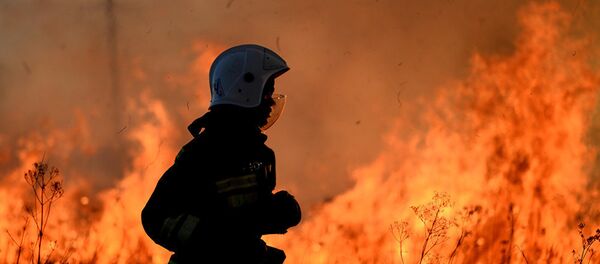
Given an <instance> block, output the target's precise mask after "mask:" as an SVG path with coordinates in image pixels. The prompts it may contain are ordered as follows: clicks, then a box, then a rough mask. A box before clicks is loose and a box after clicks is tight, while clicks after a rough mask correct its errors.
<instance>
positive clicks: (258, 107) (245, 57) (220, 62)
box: [209, 45, 289, 130]
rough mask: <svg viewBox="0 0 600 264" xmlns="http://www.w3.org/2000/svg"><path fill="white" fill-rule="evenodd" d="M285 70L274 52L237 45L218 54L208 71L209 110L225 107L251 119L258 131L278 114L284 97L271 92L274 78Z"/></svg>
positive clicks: (263, 128)
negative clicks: (258, 128)
mask: <svg viewBox="0 0 600 264" xmlns="http://www.w3.org/2000/svg"><path fill="white" fill-rule="evenodd" d="M288 70H289V67H288V66H287V64H286V62H285V61H284V60H283V59H282V58H281V57H280V56H279V55H277V54H276V53H275V52H273V51H272V50H270V49H267V48H265V47H262V46H258V45H240V46H235V47H233V48H230V49H228V50H226V51H224V52H223V53H221V54H220V55H219V56H218V57H217V58H216V59H215V61H214V62H213V64H212V66H211V68H210V73H209V81H210V88H211V89H210V92H211V102H210V107H209V109H210V110H220V109H227V110H228V111H235V112H239V113H240V114H243V115H244V116H248V117H251V118H252V119H255V120H254V121H255V122H256V124H257V125H258V126H259V127H261V129H262V130H265V129H267V128H268V127H270V126H271V125H272V124H273V123H274V122H275V121H276V120H277V118H278V117H279V114H280V113H281V110H283V104H284V103H285V96H282V95H274V94H273V93H274V91H275V78H277V77H278V76H280V75H281V74H283V73H285V72H286V71H288Z"/></svg>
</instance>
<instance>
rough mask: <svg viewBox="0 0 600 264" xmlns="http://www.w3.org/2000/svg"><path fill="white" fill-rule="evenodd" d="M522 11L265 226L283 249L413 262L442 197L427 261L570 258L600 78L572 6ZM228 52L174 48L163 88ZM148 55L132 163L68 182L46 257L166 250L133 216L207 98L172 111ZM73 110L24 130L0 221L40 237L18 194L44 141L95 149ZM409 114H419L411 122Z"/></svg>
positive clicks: (143, 254)
mask: <svg viewBox="0 0 600 264" xmlns="http://www.w3.org/2000/svg"><path fill="white" fill-rule="evenodd" d="M519 17H520V21H521V26H522V32H521V36H520V37H519V38H518V40H517V41H516V43H515V47H516V48H515V50H514V52H513V53H512V54H510V55H506V56H500V55H494V56H489V55H482V54H476V55H474V56H473V58H472V61H471V64H472V65H471V70H470V73H469V75H468V76H467V77H466V78H465V79H464V80H460V81H456V82H455V83H450V84H448V85H447V86H444V87H441V88H440V89H439V90H438V92H437V94H436V95H435V96H433V97H431V98H426V99H424V100H423V101H421V102H416V103H414V105H413V106H412V107H409V106H410V105H409V106H407V107H404V108H406V109H413V110H414V111H415V112H409V113H407V115H406V116H399V117H398V118H397V119H396V120H395V124H394V128H393V129H392V130H391V131H390V132H389V133H388V134H387V135H386V138H385V140H386V147H385V149H383V150H382V151H381V154H380V155H379V156H378V157H377V158H376V159H375V160H374V161H373V162H372V163H370V164H367V165H365V166H363V167H362V168H359V169H357V170H355V171H353V172H352V178H353V179H354V181H355V185H354V187H353V188H352V189H350V190H348V191H347V192H345V193H343V194H341V195H339V196H337V197H335V198H334V199H333V200H332V201H330V202H327V203H325V204H322V205H320V206H319V207H318V208H316V209H314V211H311V212H309V214H308V215H309V216H308V217H307V218H306V220H305V221H304V222H303V223H302V224H301V226H300V227H298V228H295V229H292V230H290V233H288V234H286V235H285V236H269V237H268V238H267V239H268V240H269V242H270V243H272V244H273V245H275V246H277V247H281V248H283V249H284V250H285V251H286V253H287V255H288V261H287V263H317V264H318V263H404V262H406V263H415V262H419V260H420V258H421V257H422V255H423V254H422V253H421V252H422V248H423V241H424V240H425V239H426V235H425V233H424V232H423V231H424V229H423V225H422V223H421V222H420V221H419V220H418V217H417V216H415V212H417V213H419V212H421V213H423V215H428V214H429V215H428V216H427V217H431V215H430V211H429V212H424V211H423V210H431V208H434V210H435V208H441V207H443V209H444V210H443V211H440V215H439V216H440V217H441V218H440V219H442V218H443V219H446V220H447V221H448V222H444V223H445V224H446V225H447V226H446V228H447V238H446V239H445V242H444V243H440V244H439V245H437V247H435V248H433V250H431V252H430V254H429V256H428V258H427V259H425V261H427V262H435V260H436V258H437V260H438V261H439V260H442V261H443V260H445V259H448V261H449V258H450V257H449V256H451V255H452V254H453V253H452V252H456V254H455V255H454V257H452V258H453V259H452V261H453V262H454V263H496V262H502V263H508V262H511V261H514V262H519V263H524V262H531V261H534V260H541V261H544V262H548V263H565V262H568V261H570V260H571V259H570V257H571V255H570V252H571V250H572V249H576V248H577V245H578V243H579V240H578V236H577V232H576V226H577V224H578V222H579V221H584V222H586V223H589V224H590V225H592V226H593V225H595V224H598V220H600V219H597V218H593V217H588V216H589V215H591V214H588V213H589V208H588V207H587V206H586V205H585V204H586V203H587V202H588V201H589V200H590V199H591V196H590V195H589V193H588V192H587V189H586V186H587V184H588V181H589V179H588V175H589V166H590V165H591V162H592V161H593V158H594V155H595V154H596V153H595V152H594V149H592V148H591V147H589V146H587V145H586V144H585V141H584V139H585V136H586V133H587V132H588V130H589V128H590V120H589V113H590V112H591V110H592V108H593V107H594V104H595V100H596V93H597V87H599V85H600V78H599V77H600V76H598V74H597V73H595V72H593V70H592V69H590V68H589V65H588V63H587V62H586V61H585V58H584V56H581V53H582V52H581V51H583V50H585V47H586V43H587V42H586V40H585V39H583V40H581V39H573V38H572V37H571V36H569V35H568V30H569V25H570V23H571V17H570V16H569V15H568V14H567V13H565V12H564V11H562V10H561V8H560V6H559V5H558V4H555V3H546V4H532V5H529V6H528V7H527V8H524V9H523V10H522V11H521V13H520V14H519ZM221 50H223V47H220V46H218V45H214V44H212V43H208V42H206V41H198V42H196V43H195V44H194V45H193V46H192V48H191V49H190V50H185V51H182V53H183V54H190V53H192V54H196V55H197V56H196V59H195V60H194V61H192V62H191V64H190V66H189V71H188V72H184V73H180V74H178V73H173V74H168V75H166V76H161V78H160V79H162V81H163V82H164V83H165V85H166V87H165V91H166V92H167V93H169V92H170V91H173V90H174V89H181V87H191V88H189V89H190V92H189V93H186V95H187V96H189V97H190V98H193V101H194V102H208V100H207V96H208V95H207V93H203V92H195V91H203V90H205V86H206V77H205V76H206V75H207V73H208V70H209V67H210V63H211V62H212V60H213V59H214V58H215V57H216V55H217V54H218V52H219V51H221ZM573 51H579V55H578V56H574V55H573V53H574V52H573ZM142 61H143V59H142V58H134V59H133V61H132V62H131V64H132V68H131V69H130V75H131V77H132V79H133V80H134V82H135V83H133V84H129V85H130V86H136V87H139V89H141V92H140V95H139V97H138V98H132V99H131V100H129V101H128V102H127V103H128V105H127V110H128V113H131V115H133V116H135V117H140V118H139V119H141V120H144V122H141V123H137V124H131V126H129V127H128V128H127V131H126V133H124V135H123V136H124V137H125V138H126V140H127V141H128V142H133V143H135V144H136V147H135V148H134V149H131V150H129V151H131V152H132V153H131V154H132V156H133V157H134V158H133V160H132V164H131V166H130V167H128V168H123V169H124V170H125V171H124V174H125V177H124V178H123V179H121V180H120V181H119V182H118V183H116V184H115V187H114V188H112V189H109V190H107V191H104V192H102V193H101V194H100V195H97V196H92V195H89V193H88V191H87V190H88V189H89V188H90V187H89V186H88V185H89V184H90V183H87V182H82V181H78V180H73V181H71V182H66V183H65V184H68V186H66V187H65V190H66V192H67V193H66V194H65V197H63V198H62V199H61V200H60V201H59V202H57V203H56V204H55V205H54V206H55V209H53V218H52V219H53V221H52V222H51V223H50V225H49V227H48V232H47V234H46V235H47V239H46V241H47V242H46V243H45V244H44V245H43V246H44V247H43V249H42V250H43V252H42V255H44V256H48V255H51V256H52V258H51V259H52V261H59V260H60V259H62V258H67V259H69V260H71V262H74V263H165V262H166V261H167V259H168V256H169V252H167V251H166V250H164V249H162V248H160V247H159V246H157V245H155V244H154V243H153V242H152V241H151V240H150V239H149V238H148V237H147V236H146V235H145V233H144V231H143V230H142V227H141V223H140V219H139V218H140V216H139V214H140V211H141V209H142V207H143V206H144V203H145V202H146V200H147V198H148V197H149V195H150V193H151V192H152V190H153V188H154V186H155V184H156V182H157V180H158V177H160V175H161V174H162V173H163V172H164V171H165V170H166V169H167V168H168V166H170V165H171V164H172V162H173V158H174V157H175V154H176V151H177V150H178V149H179V147H180V145H178V144H179V143H181V142H172V140H171V139H172V138H182V137H181V136H180V137H177V136H176V135H179V134H181V133H185V131H184V130H182V129H179V128H178V126H177V125H176V124H175V122H174V121H173V119H174V118H173V117H174V116H175V117H177V118H181V119H186V120H191V119H192V118H194V117H195V116H194V115H195V114H197V113H198V112H200V110H199V109H202V110H204V109H206V105H205V104H204V105H198V104H192V105H191V107H190V104H189V102H188V104H181V105H180V106H179V107H178V108H176V109H167V108H166V107H165V105H166V104H165V101H166V100H171V99H169V98H163V97H161V96H160V94H157V92H156V91H154V90H152V89H149V88H148V87H147V85H148V84H147V82H149V79H150V78H151V74H149V73H147V72H146V70H145V69H143V68H142V67H141V66H140V65H143V63H142ZM194 88H198V89H194ZM186 99H189V98H186ZM173 100H174V99H173ZM190 100H192V99H190ZM407 105H408V104H407ZM417 110H422V112H416V111H417ZM97 115H100V114H99V113H92V115H91V117H92V118H93V117H95V116H97ZM74 116H75V123H74V125H73V127H72V129H68V130H64V131H60V130H56V129H52V124H45V125H44V126H43V127H42V128H41V129H40V130H35V131H33V132H31V133H28V134H25V135H23V136H22V138H21V139H20V140H19V141H18V142H17V148H18V153H19V154H18V162H17V164H19V165H18V166H15V167H14V168H13V169H12V171H11V172H10V173H8V176H7V177H5V178H4V179H3V181H2V182H1V184H0V186H1V187H0V201H12V202H10V203H9V202H0V229H1V230H3V231H7V232H8V233H9V234H11V236H12V237H13V238H16V239H17V240H18V238H20V237H21V236H24V237H25V238H26V239H25V241H31V240H32V239H31V238H32V237H34V236H35V234H34V233H35V232H34V231H33V230H34V226H33V224H32V223H31V222H29V226H28V229H27V230H28V231H26V233H25V234H23V231H22V230H23V225H24V223H25V222H24V221H22V220H23V219H24V218H25V217H27V215H26V213H25V212H23V208H24V207H26V206H28V205H29V204H31V203H32V202H33V201H30V200H28V198H24V197H28V192H29V191H30V190H29V189H28V186H26V185H25V183H24V181H23V180H22V173H23V172H24V171H26V170H27V169H29V166H30V164H32V163H34V162H36V161H39V158H40V157H41V156H42V155H43V154H42V153H44V151H45V150H47V149H53V150H54V152H53V153H58V154H55V156H57V157H59V158H60V159H65V160H68V157H69V156H71V155H79V154H81V155H93V154H94V153H97V152H98V151H100V146H98V145H97V144H96V143H94V140H93V136H92V133H91V128H90V124H89V122H91V121H92V120H90V119H91V118H90V117H88V116H86V115H85V114H84V113H82V112H81V111H78V110H75V111H74ZM142 117H143V118H142ZM415 120H418V121H417V122H420V123H422V124H425V125H426V127H427V128H426V129H420V128H418V127H419V126H417V125H414V124H413V123H414V122H415ZM120 132H122V131H120ZM120 132H119V133H120ZM0 142H2V143H3V142H4V139H3V138H2V137H1V135H0ZM59 143H60V144H59ZM7 153H8V152H7V150H6V149H0V163H7V162H11V161H6V160H7V159H9V156H10V155H9V154H7ZM80 173H85V172H80ZM63 176H64V177H65V178H66V177H72V176H69V175H63ZM73 178H75V179H79V178H78V177H73ZM444 193H447V194H448V196H445V194H444ZM431 197H434V203H431V202H430V201H431V199H432V198H431ZM446 197H449V198H448V199H450V200H449V201H446V200H445V199H447V198H446ZM21 198H22V199H21ZM450 201H451V202H450ZM419 205H423V206H420V207H419ZM410 206H416V207H414V209H413V210H411V208H410ZM463 207H467V209H468V210H466V212H467V214H468V215H467V216H472V218H469V221H467V220H464V219H466V218H464V219H463V220H461V218H460V216H461V214H460V213H461V212H462V213H464V212H465V211H464V210H463V209H462V208H463ZM469 208H471V209H469ZM472 208H478V209H476V210H475V209H472ZM594 209H596V208H594ZM469 210H471V211H469ZM586 210H587V211H586ZM471 213H472V215H471ZM462 216H464V214H463V215H462ZM15 223H19V224H15ZM390 226H391V227H392V230H390ZM394 228H402V230H405V231H406V235H407V236H406V237H405V236H400V237H398V236H397V235H398V233H394ZM396 230H398V229H396ZM464 232H468V234H469V235H466V236H463V235H464V234H465V233H464ZM395 235H396V236H395ZM400 235H402V234H400ZM461 238H462V239H463V240H458V239H461ZM399 241H402V246H400V243H399ZM457 241H461V243H462V246H461V247H457V246H456V242H457ZM24 247H25V249H26V250H25V251H24V252H23V253H22V254H23V255H22V258H21V260H22V261H26V260H27V259H28V258H29V257H30V256H31V255H32V252H31V251H30V250H29V249H28V245H26V244H24ZM454 249H457V250H456V251H455V250H454ZM0 250H1V251H0V262H1V263H14V262H15V261H16V254H15V252H16V251H17V245H16V244H15V243H14V242H13V241H12V239H11V238H10V237H8V236H0ZM436 256H437V257H436Z"/></svg>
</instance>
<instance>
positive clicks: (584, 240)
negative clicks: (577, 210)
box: [572, 223, 600, 264]
mask: <svg viewBox="0 0 600 264" xmlns="http://www.w3.org/2000/svg"><path fill="white" fill-rule="evenodd" d="M584 227H585V224H584V223H579V225H578V226H577V231H578V232H579V237H580V238H581V252H580V253H579V254H578V253H577V251H575V250H574V249H573V252H572V253H573V262H574V263H579V264H583V262H584V261H585V260H586V257H587V263H590V262H591V261H592V258H593V257H594V253H595V251H594V249H593V248H592V246H593V245H594V243H595V242H600V229H596V234H594V235H591V236H588V237H586V236H585V234H584V233H583V228H584ZM588 254H589V255H588Z"/></svg>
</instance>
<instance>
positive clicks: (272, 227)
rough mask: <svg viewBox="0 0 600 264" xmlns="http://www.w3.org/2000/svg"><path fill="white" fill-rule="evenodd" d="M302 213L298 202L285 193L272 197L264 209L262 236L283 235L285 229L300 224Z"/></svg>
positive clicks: (281, 192)
mask: <svg viewBox="0 0 600 264" xmlns="http://www.w3.org/2000/svg"><path fill="white" fill-rule="evenodd" d="M301 218H302V211H301V210H300V205H299V204H298V201H296V199H295V198H294V196H292V195H291V194H289V193H288V192H286V191H280V192H278V193H276V194H274V195H273V198H272V200H271V203H270V204H269V206H268V207H267V208H266V212H265V218H264V221H263V224H262V228H261V233H262V234H285V233H286V232H287V229H288V228H290V227H292V226H296V225H298V224H299V223H300V219H301Z"/></svg>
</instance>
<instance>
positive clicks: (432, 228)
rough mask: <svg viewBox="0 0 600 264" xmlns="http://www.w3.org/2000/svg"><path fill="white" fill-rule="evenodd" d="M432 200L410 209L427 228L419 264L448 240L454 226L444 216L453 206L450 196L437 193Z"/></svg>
mask: <svg viewBox="0 0 600 264" xmlns="http://www.w3.org/2000/svg"><path fill="white" fill-rule="evenodd" d="M432 200H433V201H431V202H429V203H427V204H425V205H420V206H411V207H410V208H411V209H412V210H413V212H414V213H415V215H417V218H419V220H420V221H421V223H423V227H424V228H425V239H424V240H423V246H422V247H421V255H420V258H419V264H420V263H422V262H423V260H425V258H426V257H428V256H429V254H430V253H431V250H433V249H434V248H435V247H437V246H439V245H441V244H443V243H444V242H446V240H448V229H449V228H450V226H451V225H454V223H453V222H452V221H451V220H449V219H448V218H446V217H444V216H443V215H442V214H443V212H444V210H445V209H446V208H448V207H451V206H452V204H451V203H450V196H448V194H446V193H437V192H436V193H435V195H434V196H433V198H432Z"/></svg>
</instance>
